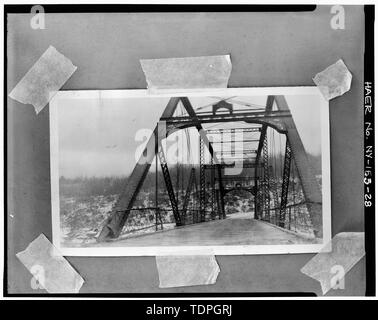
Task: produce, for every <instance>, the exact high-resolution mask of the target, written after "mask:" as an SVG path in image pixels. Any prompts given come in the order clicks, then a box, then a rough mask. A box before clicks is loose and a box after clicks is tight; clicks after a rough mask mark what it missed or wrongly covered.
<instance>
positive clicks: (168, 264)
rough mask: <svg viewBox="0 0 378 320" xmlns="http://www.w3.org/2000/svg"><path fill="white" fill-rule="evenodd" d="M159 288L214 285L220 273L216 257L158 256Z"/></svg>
mask: <svg viewBox="0 0 378 320" xmlns="http://www.w3.org/2000/svg"><path fill="white" fill-rule="evenodd" d="M156 266H157V269H158V274H159V288H173V287H186V286H198V285H209V284H214V283H215V282H216V280H217V277H218V274H219V272H220V268H219V265H218V263H217V261H216V259H215V256H214V255H211V254H209V255H203V254H202V253H201V254H198V253H197V254H195V252H193V254H187V253H185V254H183V255H180V254H177V255H174V254H172V253H170V254H169V255H166V256H164V255H162V256H156Z"/></svg>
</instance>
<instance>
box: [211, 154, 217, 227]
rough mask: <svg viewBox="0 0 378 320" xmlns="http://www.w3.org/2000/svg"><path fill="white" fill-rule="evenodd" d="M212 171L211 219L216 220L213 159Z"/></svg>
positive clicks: (212, 162)
mask: <svg viewBox="0 0 378 320" xmlns="http://www.w3.org/2000/svg"><path fill="white" fill-rule="evenodd" d="M210 164H211V169H210V184H211V219H212V220H214V219H215V216H216V214H215V172H214V167H213V164H214V160H213V157H211V159H210Z"/></svg>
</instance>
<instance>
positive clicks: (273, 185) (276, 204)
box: [269, 166, 280, 224]
mask: <svg viewBox="0 0 378 320" xmlns="http://www.w3.org/2000/svg"><path fill="white" fill-rule="evenodd" d="M269 172H270V174H269V177H270V181H269V184H270V188H271V191H272V194H273V202H274V224H278V222H279V219H280V218H279V216H280V207H279V206H280V202H279V198H278V190H277V189H278V187H277V180H276V177H275V176H274V175H273V168H272V166H269Z"/></svg>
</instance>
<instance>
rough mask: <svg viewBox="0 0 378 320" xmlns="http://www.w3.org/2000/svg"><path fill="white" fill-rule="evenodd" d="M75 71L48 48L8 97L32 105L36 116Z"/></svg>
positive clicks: (69, 62)
mask: <svg viewBox="0 0 378 320" xmlns="http://www.w3.org/2000/svg"><path fill="white" fill-rule="evenodd" d="M76 69H77V67H76V66H74V65H73V64H72V62H71V61H70V60H69V59H68V58H66V57H65V56H64V55H62V54H61V53H59V52H58V51H57V50H56V49H55V48H54V47H53V46H50V47H49V48H48V49H47V50H46V51H45V52H44V53H43V55H42V56H41V57H40V58H39V59H38V61H37V62H36V63H35V64H34V65H33V66H32V67H31V68H30V70H29V71H28V72H27V73H26V75H25V76H24V77H23V78H22V79H21V80H20V82H19V83H18V84H17V85H16V87H15V88H14V89H13V90H12V91H11V93H10V94H9V96H10V97H11V98H12V99H14V100H17V101H19V102H21V103H24V104H32V105H33V106H34V108H35V112H36V113H37V114H38V113H39V112H40V111H41V110H42V109H43V108H44V107H45V106H46V105H47V104H48V103H49V101H50V100H51V98H52V97H53V96H54V95H55V94H56V93H57V92H58V91H59V89H60V88H61V87H62V86H63V85H64V84H65V83H66V81H67V80H68V79H69V78H70V77H71V75H72V74H73V73H74V72H75V71H76Z"/></svg>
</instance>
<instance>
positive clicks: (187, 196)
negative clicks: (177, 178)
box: [181, 168, 196, 224]
mask: <svg viewBox="0 0 378 320" xmlns="http://www.w3.org/2000/svg"><path fill="white" fill-rule="evenodd" d="M195 175H196V170H195V169H194V168H192V170H191V171H190V176H189V181H188V186H187V187H186V192H185V197H184V203H183V206H182V215H181V216H182V220H183V221H184V224H185V221H186V211H187V209H188V204H189V200H190V194H191V192H192V189H193V183H194V180H195Z"/></svg>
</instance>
